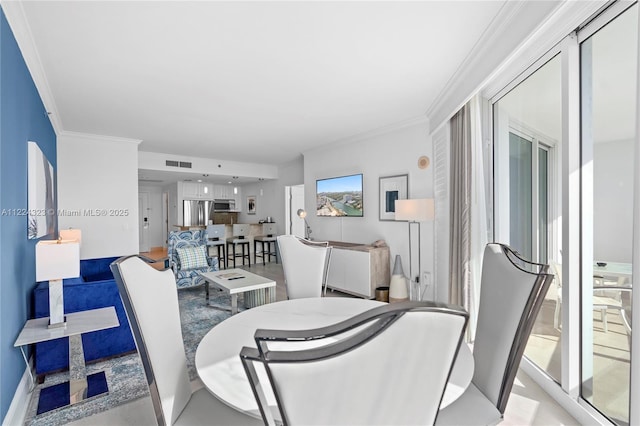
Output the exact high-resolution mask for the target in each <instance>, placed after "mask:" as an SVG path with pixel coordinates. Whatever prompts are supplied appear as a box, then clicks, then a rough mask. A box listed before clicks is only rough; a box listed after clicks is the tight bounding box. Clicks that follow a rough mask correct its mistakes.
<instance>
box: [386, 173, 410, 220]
mask: <svg viewBox="0 0 640 426" xmlns="http://www.w3.org/2000/svg"><path fill="white" fill-rule="evenodd" d="M408 194H409V175H397V176H386V177H381V178H380V206H379V210H380V216H379V220H395V215H396V202H397V201H398V200H405V199H406V198H407V197H408Z"/></svg>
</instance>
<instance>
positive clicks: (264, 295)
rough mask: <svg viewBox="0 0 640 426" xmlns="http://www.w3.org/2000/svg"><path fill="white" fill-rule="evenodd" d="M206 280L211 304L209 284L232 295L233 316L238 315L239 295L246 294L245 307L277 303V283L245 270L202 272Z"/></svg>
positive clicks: (206, 289)
mask: <svg viewBox="0 0 640 426" xmlns="http://www.w3.org/2000/svg"><path fill="white" fill-rule="evenodd" d="M200 275H201V276H202V278H204V279H205V292H206V295H207V303H209V284H212V285H213V286H214V287H216V288H219V289H221V290H223V291H225V292H226V293H227V294H230V295H231V315H234V314H237V313H238V294H239V293H245V292H248V293H247V294H245V305H246V306H247V307H254V306H258V305H263V304H265V303H271V302H275V300H276V282H275V281H273V280H270V279H268V278H265V277H261V276H260V275H256V274H252V273H251V272H247V271H245V270H244V269H239V268H234V269H225V270H223V271H215V272H200Z"/></svg>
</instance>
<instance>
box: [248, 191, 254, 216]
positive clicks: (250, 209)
mask: <svg viewBox="0 0 640 426" xmlns="http://www.w3.org/2000/svg"><path fill="white" fill-rule="evenodd" d="M247 214H256V196H255V195H249V196H247Z"/></svg>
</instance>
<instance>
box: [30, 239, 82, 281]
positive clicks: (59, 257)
mask: <svg viewBox="0 0 640 426" xmlns="http://www.w3.org/2000/svg"><path fill="white" fill-rule="evenodd" d="M78 276H80V243H78V242H75V241H67V240H47V241H40V242H38V244H36V281H49V280H61V279H63V278H74V277H78Z"/></svg>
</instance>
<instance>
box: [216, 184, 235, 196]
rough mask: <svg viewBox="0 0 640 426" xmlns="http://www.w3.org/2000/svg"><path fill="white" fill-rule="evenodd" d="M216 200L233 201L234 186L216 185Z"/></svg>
mask: <svg viewBox="0 0 640 426" xmlns="http://www.w3.org/2000/svg"><path fill="white" fill-rule="evenodd" d="M213 194H214V198H215V199H218V200H233V186H231V185H224V184H222V185H214V186H213Z"/></svg>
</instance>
